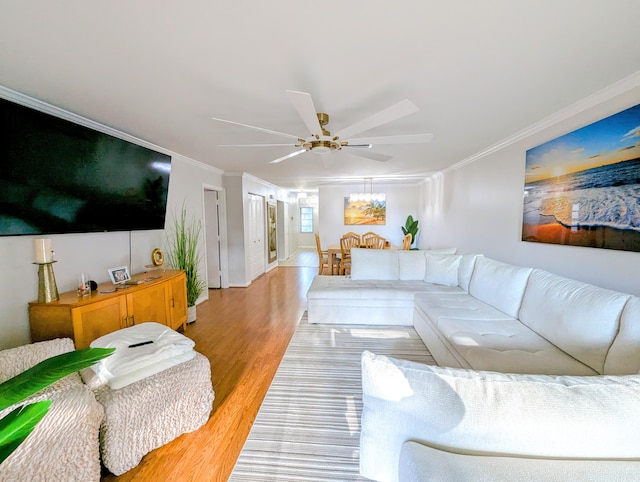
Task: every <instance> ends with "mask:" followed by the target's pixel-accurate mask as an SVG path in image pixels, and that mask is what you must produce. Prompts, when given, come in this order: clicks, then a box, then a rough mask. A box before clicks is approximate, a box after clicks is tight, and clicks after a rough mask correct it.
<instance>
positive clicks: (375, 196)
mask: <svg viewBox="0 0 640 482" xmlns="http://www.w3.org/2000/svg"><path fill="white" fill-rule="evenodd" d="M367 182H368V183H369V191H368V192H367ZM386 199H387V196H386V195H385V194H384V193H377V192H373V178H372V177H365V178H364V181H363V186H362V192H352V193H351V194H350V195H349V201H350V202H358V201H366V202H372V201H377V202H384V201H386Z"/></svg>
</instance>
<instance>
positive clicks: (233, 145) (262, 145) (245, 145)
mask: <svg viewBox="0 0 640 482" xmlns="http://www.w3.org/2000/svg"><path fill="white" fill-rule="evenodd" d="M295 145H296V144H218V147H285V146H287V147H293V146H295Z"/></svg>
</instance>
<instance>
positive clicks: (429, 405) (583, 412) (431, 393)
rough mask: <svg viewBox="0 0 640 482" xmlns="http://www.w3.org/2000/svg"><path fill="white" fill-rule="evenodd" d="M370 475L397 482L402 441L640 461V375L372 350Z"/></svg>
mask: <svg viewBox="0 0 640 482" xmlns="http://www.w3.org/2000/svg"><path fill="white" fill-rule="evenodd" d="M362 392H363V410H362V423H361V425H362V430H361V435H360V473H361V474H362V475H363V476H365V477H368V478H371V479H375V480H397V477H398V461H399V457H400V450H401V447H402V444H403V443H404V442H406V441H407V440H420V441H422V442H423V443H425V444H428V445H431V446H436V447H439V448H441V449H444V450H449V451H452V452H458V453H462V454H478V455H506V456H524V457H550V458H589V459H590V458H599V459H616V460H620V459H634V460H640V417H637V416H636V415H637V407H638V399H640V376H626V377H607V376H591V377H572V376H548V375H519V374H518V375H515V374H503V373H494V372H488V371H475V370H465V369H453V368H443V367H437V366H429V365H424V364H421V363H415V362H409V361H405V360H395V359H393V358H389V357H385V356H379V355H374V354H372V353H370V352H367V351H366V352H364V353H363V354H362Z"/></svg>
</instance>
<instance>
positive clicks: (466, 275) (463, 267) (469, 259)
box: [458, 254, 482, 292]
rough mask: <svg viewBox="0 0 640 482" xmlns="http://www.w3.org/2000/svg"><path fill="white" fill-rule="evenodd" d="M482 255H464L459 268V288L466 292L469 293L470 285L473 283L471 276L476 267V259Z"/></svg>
mask: <svg viewBox="0 0 640 482" xmlns="http://www.w3.org/2000/svg"><path fill="white" fill-rule="evenodd" d="M480 256H482V255H481V254H463V255H462V259H461V260H460V267H459V268H458V286H460V288H462V289H463V290H465V291H467V292H468V291H469V283H470V282H471V275H472V274H473V269H474V268H475V266H476V259H478V258H479V257H480Z"/></svg>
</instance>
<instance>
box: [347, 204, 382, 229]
mask: <svg viewBox="0 0 640 482" xmlns="http://www.w3.org/2000/svg"><path fill="white" fill-rule="evenodd" d="M344 224H345V225H346V226H349V225H353V224H387V202H386V201H350V200H349V197H345V198H344Z"/></svg>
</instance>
